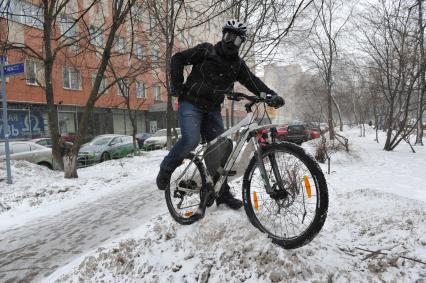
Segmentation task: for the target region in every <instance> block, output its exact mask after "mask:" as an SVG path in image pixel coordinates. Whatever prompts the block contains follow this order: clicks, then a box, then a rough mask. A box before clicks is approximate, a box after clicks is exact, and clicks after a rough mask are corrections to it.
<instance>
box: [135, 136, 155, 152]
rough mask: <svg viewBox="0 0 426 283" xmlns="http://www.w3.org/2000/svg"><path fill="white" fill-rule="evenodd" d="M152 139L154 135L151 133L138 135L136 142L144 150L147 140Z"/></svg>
mask: <svg viewBox="0 0 426 283" xmlns="http://www.w3.org/2000/svg"><path fill="white" fill-rule="evenodd" d="M150 137H152V134H150V133H139V134H136V136H135V138H136V140H137V142H138V146H139V148H142V147H143V143H144V142H145V140H146V139H148V138H150Z"/></svg>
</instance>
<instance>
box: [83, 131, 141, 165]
mask: <svg viewBox="0 0 426 283" xmlns="http://www.w3.org/2000/svg"><path fill="white" fill-rule="evenodd" d="M133 151H134V147H133V137H132V136H125V135H100V136H96V137H94V138H93V139H92V140H91V141H90V142H88V143H86V144H84V145H83V146H82V147H81V148H80V151H79V153H78V158H77V165H78V166H79V167H81V166H87V165H91V164H94V163H99V162H103V161H105V160H110V159H117V158H122V157H124V156H127V155H128V154H129V153H132V152H133Z"/></svg>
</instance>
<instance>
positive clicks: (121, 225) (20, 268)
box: [0, 182, 167, 282]
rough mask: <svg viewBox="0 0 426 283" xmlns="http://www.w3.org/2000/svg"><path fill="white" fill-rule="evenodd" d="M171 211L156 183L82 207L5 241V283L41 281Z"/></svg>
mask: <svg viewBox="0 0 426 283" xmlns="http://www.w3.org/2000/svg"><path fill="white" fill-rule="evenodd" d="M166 210H167V208H166V205H165V201H164V194H163V193H162V192H159V191H158V190H157V188H156V187H155V184H154V182H150V183H147V184H141V185H140V186H133V187H130V188H127V189H125V190H124V191H119V192H117V193H113V194H108V195H106V196H104V197H101V198H99V199H97V200H96V201H94V202H91V203H87V202H86V203H84V202H83V203H80V204H79V205H77V206H75V207H74V208H72V209H68V210H65V211H63V212H62V213H60V214H58V215H52V216H49V217H43V218H39V219H36V220H35V221H32V222H30V223H29V224H28V225H26V226H21V227H19V228H14V229H10V230H4V231H2V233H1V235H0V243H1V245H0V281H1V282H29V281H40V280H42V278H43V277H45V276H48V275H49V274H51V273H52V272H53V271H55V270H56V269H57V268H58V267H60V266H62V265H64V264H67V263H69V262H70V261H71V260H73V259H74V258H75V257H76V256H78V255H81V254H82V253H84V252H85V251H87V250H90V249H94V248H96V247H97V246H99V245H101V244H102V243H104V242H106V241H109V240H111V239H114V238H117V237H119V236H120V235H122V234H123V233H126V232H127V231H130V230H132V229H134V228H136V227H138V226H140V225H141V224H144V223H145V222H148V221H149V220H150V219H151V218H152V217H153V216H155V215H158V214H159V213H161V212H165V211H166Z"/></svg>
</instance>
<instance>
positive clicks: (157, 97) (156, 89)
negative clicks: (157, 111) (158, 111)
mask: <svg viewBox="0 0 426 283" xmlns="http://www.w3.org/2000/svg"><path fill="white" fill-rule="evenodd" d="M154 97H155V100H157V101H161V88H160V86H159V85H155V86H154Z"/></svg>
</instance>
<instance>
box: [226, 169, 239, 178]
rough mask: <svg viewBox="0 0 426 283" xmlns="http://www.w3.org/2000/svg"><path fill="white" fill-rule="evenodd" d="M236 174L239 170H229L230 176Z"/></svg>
mask: <svg viewBox="0 0 426 283" xmlns="http://www.w3.org/2000/svg"><path fill="white" fill-rule="evenodd" d="M235 175H237V171H235V170H230V171H228V176H230V177H232V176H235Z"/></svg>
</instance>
